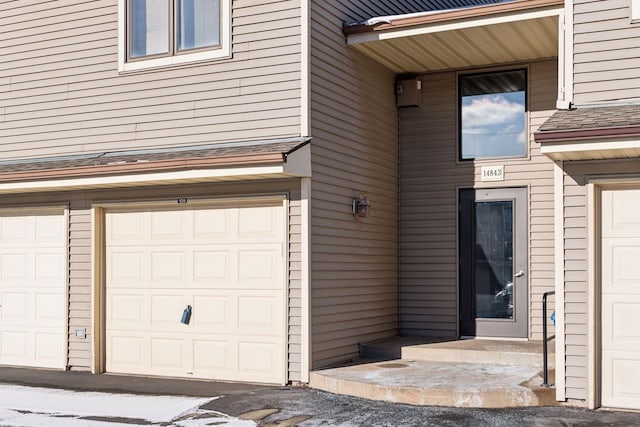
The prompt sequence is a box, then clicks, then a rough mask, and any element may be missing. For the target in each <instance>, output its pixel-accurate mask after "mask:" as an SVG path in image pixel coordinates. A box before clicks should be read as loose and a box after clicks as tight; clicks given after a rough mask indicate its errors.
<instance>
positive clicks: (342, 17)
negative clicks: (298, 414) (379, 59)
mask: <svg viewBox="0 0 640 427" xmlns="http://www.w3.org/2000/svg"><path fill="white" fill-rule="evenodd" d="M367 7H369V3H368V2H353V1H313V2H312V3H311V46H312V48H311V130H312V136H313V142H312V144H311V152H312V169H313V178H312V189H311V194H312V200H311V216H312V217H311V243H312V254H311V265H312V269H311V279H312V289H311V303H312V307H311V313H312V321H311V325H312V367H313V368H317V367H320V366H326V365H328V364H332V363H335V362H339V361H343V360H345V359H349V358H352V357H355V356H357V355H358V344H360V343H364V342H370V341H375V340H379V339H383V338H386V337H391V336H394V335H396V334H397V228H396V227H397V112H396V108H395V97H394V78H395V76H394V75H393V74H392V73H391V72H389V71H388V70H385V69H384V68H382V67H381V66H380V65H379V64H376V63H374V62H372V61H370V60H368V59H367V58H365V57H363V56H361V55H360V54H359V53H357V52H355V51H353V50H352V49H349V48H348V47H347V46H346V44H345V41H344V35H343V34H342V22H343V21H349V20H352V19H356V18H361V17H363V16H364V15H367V14H369V15H368V16H374V15H375V14H377V13H379V12H382V10H383V9H382V8H378V9H376V10H375V12H374V11H373V10H372V9H366V8H367ZM384 10H385V11H388V9H384ZM360 191H364V192H365V193H366V195H367V196H368V198H369V201H370V203H371V216H370V217H369V218H355V217H354V216H353V215H352V214H351V200H352V198H353V197H356V196H357V195H358V193H359V192H360Z"/></svg>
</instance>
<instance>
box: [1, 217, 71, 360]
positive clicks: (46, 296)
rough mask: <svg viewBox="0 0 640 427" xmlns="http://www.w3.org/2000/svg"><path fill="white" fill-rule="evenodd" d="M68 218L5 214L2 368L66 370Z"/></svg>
mask: <svg viewBox="0 0 640 427" xmlns="http://www.w3.org/2000/svg"><path fill="white" fill-rule="evenodd" d="M65 218H66V217H65V215H64V210H63V209H47V210H29V211H27V210H0V365H15V366H32V367H41V368H58V369H64V368H65V365H66V354H65V349H66V340H67V332H66V318H67V309H66V278H67V273H66V271H67V268H68V262H67V249H66V248H67V243H66V242H67V234H66V230H67V227H66V223H65Z"/></svg>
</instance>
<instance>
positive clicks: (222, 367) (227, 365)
mask: <svg viewBox="0 0 640 427" xmlns="http://www.w3.org/2000/svg"><path fill="white" fill-rule="evenodd" d="M233 347H234V345H233V343H231V342H229V341H226V340H225V341H221V340H220V341H215V340H198V339H196V340H193V369H194V374H196V373H200V374H202V375H203V376H205V377H206V376H212V377H217V378H220V377H222V376H224V375H225V373H226V374H227V376H228V375H229V372H236V371H237V370H238V367H237V366H235V364H234V361H235V360H236V353H237V352H236V351H234V348H233Z"/></svg>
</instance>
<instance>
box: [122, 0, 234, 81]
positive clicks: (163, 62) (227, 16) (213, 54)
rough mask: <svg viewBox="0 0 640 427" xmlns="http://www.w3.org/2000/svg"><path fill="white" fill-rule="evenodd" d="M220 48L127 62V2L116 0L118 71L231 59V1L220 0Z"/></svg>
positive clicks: (125, 0)
mask: <svg viewBox="0 0 640 427" xmlns="http://www.w3.org/2000/svg"><path fill="white" fill-rule="evenodd" d="M220 6H221V7H220V9H221V14H220V48H219V49H210V50H202V51H198V52H193V53H186V54H181V55H173V56H164V57H160V58H151V59H146V60H145V59H142V60H136V61H132V62H127V0H118V71H119V72H127V71H136V70H144V69H147V68H154V67H167V66H171V65H177V64H184V63H188V62H195V61H207V60H213V59H225V58H230V57H231V0H220Z"/></svg>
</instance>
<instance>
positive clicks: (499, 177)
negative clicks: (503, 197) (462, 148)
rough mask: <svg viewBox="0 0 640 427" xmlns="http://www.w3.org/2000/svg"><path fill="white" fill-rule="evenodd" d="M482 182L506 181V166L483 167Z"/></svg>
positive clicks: (481, 172) (481, 170)
mask: <svg viewBox="0 0 640 427" xmlns="http://www.w3.org/2000/svg"><path fill="white" fill-rule="evenodd" d="M480 174H481V175H480V181H504V165H500V166H482V168H481V169H480Z"/></svg>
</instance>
